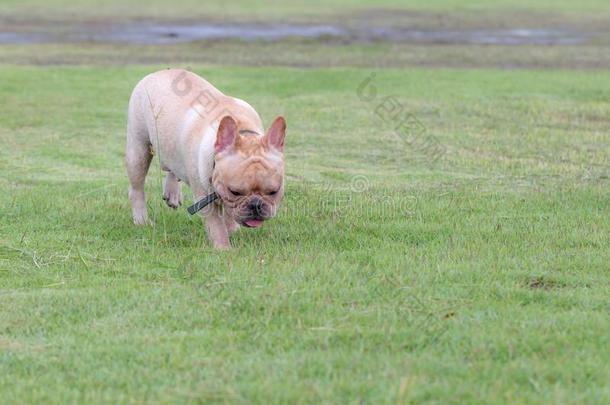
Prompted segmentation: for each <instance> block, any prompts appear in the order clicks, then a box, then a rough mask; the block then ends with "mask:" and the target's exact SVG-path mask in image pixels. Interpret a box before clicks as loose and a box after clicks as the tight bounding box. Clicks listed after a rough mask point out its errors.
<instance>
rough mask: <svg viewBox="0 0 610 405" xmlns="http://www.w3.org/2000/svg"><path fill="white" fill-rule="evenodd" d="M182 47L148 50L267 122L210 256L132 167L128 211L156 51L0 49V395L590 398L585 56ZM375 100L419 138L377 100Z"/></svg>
mask: <svg viewBox="0 0 610 405" xmlns="http://www.w3.org/2000/svg"><path fill="white" fill-rule="evenodd" d="M420 3H421V4H424V2H416V4H415V5H414V6H413V7H414V8H417V7H418V6H417V4H420ZM458 3H459V2H453V1H444V2H442V6H443V7H444V8H443V9H444V10H447V9H449V10H451V9H453V8H454V7H458V6H457V5H458ZM508 3H509V2H503V1H499V2H496V3H494V6H493V7H491V6H490V8H494V9H498V10H501V9H502V8H503V7H504V4H508ZM521 3H523V7H526V6H527V4H526V3H525V2H517V3H513V4H516V5H519V4H521ZM547 3H548V5H550V4H551V3H550V2H541V3H537V4H538V7H541V8H544V7H547ZM39 4H42V2H40V1H38V0H36V1H34V0H28V1H25V2H18V3H17V2H14V4H12V3H11V2H10V1H9V2H6V1H5V2H3V6H0V10H2V8H1V7H4V11H5V12H6V15H12V16H24V15H26V14H24V13H26V11H27V6H32V7H33V6H35V5H39ZM45 4H48V7H53V6H54V5H55V6H56V5H57V4H59V2H57V1H55V2H48V3H47V2H45ZM73 4H74V10H77V11H75V13H76V12H78V13H84V14H85V15H86V12H85V11H82V7H83V5H85V6H86V5H87V4H90V3H87V2H81V3H78V2H75V3H73ZM104 4H105V5H106V7H107V8H104V7H102V10H110V11H109V12H112V13H116V11H115V10H116V9H114V8H112V7H115V6H116V5H118V4H119V2H106V3H104ZM154 4H158V5H159V7H166V6H165V3H163V2H155V3H154ZM185 4H188V2H187V3H185ZM212 4H216V3H212ZM218 4H220V2H218ZM237 4H238V5H239V4H241V3H237ZM256 4H259V6H260V5H261V4H262V2H261V3H256ZM295 4H296V5H293V7H295V11H294V13H296V14H299V15H302V14H306V12H307V10H305V8H306V7H312V6H311V5H310V6H305V5H304V4H305V3H302V4H300V3H295ZM307 4H310V3H307ZM358 4H360V3H358ZM358 4H357V6H358V7H360V6H362V7H365V6H366V5H367V4H368V3H366V2H362V4H360V5H358ZM431 4H432V6H434V4H441V3H440V2H439V3H434V2H432V3H431ZM459 4H463V5H460V6H459V7H460V8H462V9H464V8H467V5H468V4H470V5H473V6H477V5H481V4H483V2H474V1H473V2H464V3H459ZM464 4H465V6H464ZM554 4H555V3H554ZM557 4H559V6H558V8H557V9H558V10H560V11H561V12H566V13H567V12H570V11H571V10H572V7H574V6H573V4H574V3H572V2H567V1H566V2H558V3H557ZM584 4H585V6H584V8H583V10H585V12H589V11H590V10H594V11H598V12H600V13H601V12H603V11H604V10H606V8H607V5H606V2H601V1H594V0H590V1H587V2H585V3H584ZM336 5H337V7H343V3H342V2H336ZM369 5H370V4H369ZM383 6H388V7H392V6H393V2H391V1H389V2H387V4H385V3H384V4H383ZM24 7H25V8H24ZM79 7H80V8H79ZM235 7H236V8H237V9H238V11H239V12H238V11H236V12H235V13H236V15H237V16H238V17H239V16H240V15H241V14H240V13H245V11H244V8H243V5H242V6H241V8H239V7H238V6H235ZM278 7H280V6H278ZM439 7H440V6H439ZM477 7H479V6H477ZM439 9H440V8H439ZM24 10H26V11H24ZM78 10H80V11H78ZM587 10H588V11H587ZM277 12H278V13H284V12H286V13H288V11H286V10H285V9H281V8H280V9H279V11H277ZM297 12H298V13H297ZM296 14H295V15H296ZM75 15H77V16H78V15H82V14H75ZM288 45H289V44H288ZM288 45H287V44H282V43H280V44H275V45H269V44H267V45H264V44H256V45H251V46H254V48H253V49H254V50H256V49H266V48H264V47H267V46H268V47H273V46H277V47H289V46H288ZM310 45H311V44H310ZM314 45H315V44H314ZM194 46H195V45H185V46H182V47H176V48H163V49H161V48H159V50H160V53H161V51H164V52H168V53H169V52H175V53H174V54H171V56H167V54H165V57H166V58H167V60H165V59H164V55H162V54H160V55H158V58H159V59H161V60H163V63H166V62H173V63H174V64H177V65H179V66H187V65H190V66H191V69H192V70H193V71H195V72H196V73H198V74H201V75H203V76H205V77H206V78H207V79H209V80H210V81H211V82H213V83H214V84H216V85H217V87H219V88H220V89H221V90H223V91H225V92H226V93H227V94H230V95H234V96H238V97H240V98H243V99H245V100H248V101H249V102H250V103H251V104H252V105H253V106H254V107H255V108H256V109H257V110H258V111H259V113H260V114H261V116H262V117H263V121H264V122H265V123H266V124H268V123H269V122H270V120H271V119H272V118H273V117H275V116H276V115H278V114H284V115H285V116H286V119H287V122H288V135H287V146H286V158H287V193H286V197H285V201H284V204H283V207H282V210H281V212H280V214H279V215H278V217H277V218H276V219H274V220H273V221H271V222H269V223H267V224H265V225H264V226H263V227H262V228H260V229H257V230H241V231H239V232H238V233H237V234H235V235H234V236H233V237H232V243H233V245H234V249H233V250H232V251H230V252H216V251H214V250H212V249H211V247H210V246H209V245H208V243H207V241H206V238H205V234H204V230H203V227H202V225H201V223H200V220H199V219H198V218H191V217H189V216H188V214H187V213H186V210H184V209H181V210H178V211H172V210H170V209H169V208H167V207H166V206H165V204H164V203H163V201H162V200H161V178H162V177H161V175H162V174H161V171H160V170H159V168H158V163H157V164H155V163H156V162H154V163H153V165H152V170H151V174H150V175H149V178H148V181H147V193H148V199H149V212H150V213H151V217H152V219H153V220H154V221H155V226H154V227H148V228H136V227H134V226H133V225H132V223H131V217H130V207H129V202H128V199H127V185H128V183H127V177H126V174H125V170H124V166H123V151H124V137H125V135H124V128H125V124H126V105H127V101H128V97H129V94H130V91H131V90H132V88H133V86H134V85H135V84H136V83H137V81H138V80H139V79H140V78H142V77H143V76H144V75H146V74H147V73H149V72H152V71H155V70H158V69H160V68H163V67H165V66H166V65H165V64H159V63H156V64H151V62H150V60H152V59H154V58H153V56H154V55H153V52H152V50H150V52H151V53H150V60H149V59H144V60H143V61H145V62H146V63H147V64H138V63H134V62H133V61H132V63H128V64H122V63H120V61H118V60H113V59H110V61H108V60H103V59H104V58H105V56H104V57H100V56H99V54H97V53H96V52H97V51H99V50H100V49H102V50H103V52H105V53H103V55H108V56H109V57H110V55H112V54H113V52H114V51H113V49H115V48H111V47H109V48H106V49H104V48H103V45H99V46H98V47H93V48H89V47H83V48H82V49H77V47H76V45H62V46H58V47H57V48H56V49H51V47H52V46H38V45H32V46H31V47H16V46H14V45H2V46H0V61H2V64H0V140H1V141H2V148H0V169H2V173H3V176H2V177H0V187H1V190H2V191H3V192H2V193H0V398H1V399H0V402H2V403H14V404H18V403H19V404H21V403H75V402H78V403H88V402H93V403H115V402H119V403H146V402H150V403H176V402H178V403H184V402H186V403H189V402H192V403H208V402H220V403H317V402H321V403H337V404H343V403H371V404H377V403H401V404H402V403H429V402H431V403H460V404H462V403H539V404H543V403H545V404H546V403H598V404H604V403H608V402H610V384H609V383H608V381H610V369H609V368H608V366H607V364H609V363H610V334H608V330H610V298H609V297H610V288H609V286H610V249H609V247H610V134H609V128H610V99H609V98H608V94H610V73H608V72H607V71H604V70H595V69H592V68H591V67H592V66H588V68H587V70H575V69H571V70H568V69H566V70H561V69H546V70H541V69H539V70H525V69H523V70H506V69H503V70H500V69H488V68H485V69H484V68H469V69H466V68H463V66H461V65H460V66H461V67H462V68H459V69H456V68H442V67H439V66H441V65H442V64H443V61H445V62H447V65H448V66H453V65H452V64H451V63H450V62H449V61H450V60H452V56H451V55H448V56H445V57H442V58H441V57H440V56H439V58H440V59H438V63H436V64H434V66H436V68H434V69H429V68H422V67H417V66H413V63H410V62H408V61H406V60H407V59H408V58H407V57H406V56H405V54H404V53H401V52H402V51H401V49H402V48H400V47H398V48H397V51H396V52H397V53H398V54H397V55H394V56H392V58H394V59H393V60H394V62H392V63H388V65H389V66H393V68H386V67H385V66H379V65H375V64H370V63H365V62H364V60H365V59H366V56H367V55H372V54H375V53H374V52H378V53H377V54H378V55H381V54H382V53H383V52H381V51H379V49H380V48H379V47H381V49H382V50H383V48H382V47H383V46H384V45H383V44H373V45H371V46H370V47H369V46H356V45H354V46H348V47H346V48H342V49H341V50H340V51H339V52H345V54H346V55H347V54H349V55H360V56H358V58H359V59H358V58H356V59H357V60H360V61H363V63H361V64H360V63H355V64H357V65H359V66H360V67H348V66H346V65H348V64H349V63H351V62H352V61H354V60H356V59H353V60H352V59H349V57H348V58H347V60H348V61H347V62H346V59H344V58H341V57H339V56H336V54H335V51H334V50H333V48H324V47H319V49H318V50H317V53H316V54H315V55H314V56H312V58H311V59H310V60H309V62H310V64H309V65H308V66H309V67H308V68H307V69H299V68H294V67H292V68H291V67H279V66H272V65H273V63H267V65H268V66H257V67H254V66H252V65H249V64H248V63H245V61H243V60H238V59H230V61H231V63H224V64H223V63H222V61H223V59H222V58H220V57H219V58H218V59H217V60H214V64H202V63H201V61H200V60H199V59H198V58H197V57H196V56H195V57H193V55H192V53H191V52H193V50H194V49H195V48H193V47H194ZM216 46H217V47H219V48H222V44H220V45H216ZM228 46H236V47H238V48H231V49H235V50H236V52H235V53H237V50H238V49H243V48H239V46H241V45H239V44H238V45H235V44H232V45H231V44H229V45H228ZM311 46H312V47H313V45H311ZM256 47H261V48H256ZM66 49H69V50H73V51H74V53H72V54H71V56H70V58H71V59H69V60H68V61H66V60H65V59H63V62H62V63H63V64H61V65H54V64H55V63H54V62H53V61H54V59H53V58H55V57H58V58H61V57H65V55H62V53H63V51H65V50H66ZM172 49H173V51H172ZM480 49H481V48H477V47H468V51H469V52H471V55H472V60H471V61H470V62H471V63H472V64H473V65H477V66H479V65H480V66H486V64H485V61H484V58H482V57H481V56H480V53H479V52H478V50H480ZM494 49H498V48H494ZM506 49H507V52H513V53H514V54H515V58H521V59H523V60H526V59H527V55H528V54H529V52H535V51H536V49H534V50H533V51H532V48H525V47H524V48H520V47H516V48H506ZM540 49H541V52H545V51H546V52H551V53H553V55H557V58H555V56H553V57H552V58H551V59H552V60H559V59H561V58H565V59H566V60H567V59H570V57H569V55H571V52H573V51H574V52H577V50H570V51H569V52H566V51H565V49H567V48H561V47H556V48H553V49H551V50H543V48H540ZM423 51H424V50H423V47H422V52H423ZM147 52H148V51H147ZM219 52H225V53H226V54H227V55H228V54H229V53H231V52H228V51H226V49H225V50H224V51H219ZM266 52H271V51H269V50H268V49H267V50H266ZM286 52H289V50H287V51H286ZM290 52H295V50H294V49H293V50H292V51H290ZM494 52H500V51H498V50H496V51H494ZM520 52H521V53H520ZM253 53H255V52H253ZM13 55H17V56H19V55H21V56H22V57H21V59H19V60H18V63H20V65H19V66H18V65H16V64H12V63H10V60H12V56H13ZM333 55H334V56H333ZM439 55H440V54H439ZM259 57H260V56H259ZM293 57H296V56H294V54H293V53H287V54H286V55H285V58H286V60H294V58H293ZM333 57H335V58H337V63H327V62H328V59H327V58H333ZM591 57H592V58H594V56H591ZM603 57H604V56H603V55H600V56H599V58H603ZM233 58H238V57H235V56H234V57H233ZM34 59H36V60H34ZM551 59H549V60H551ZM261 60H262V58H261ZM401 60H402V61H404V65H407V66H403V67H402V68H397V67H396V66H398V65H400V64H401V62H400V61H401ZM595 60H598V59H595ZM193 61H194V62H195V63H193ZM198 61H199V62H198ZM325 61H326V62H325ZM39 62H40V63H39ZM98 62H99V63H104V64H105V65H106V66H97V63H98ZM29 63H32V65H30V64H29ZM66 63H76V64H78V65H79V66H71V65H69V64H66ZM604 63H606V62H604ZM34 64H36V66H35V65H34ZM549 64H550V62H549ZM237 65H243V66H237ZM593 65H594V64H593ZM546 67H548V66H546ZM372 75H374V76H372ZM371 77H374V79H373V80H372V81H371V82H369V84H368V86H367V87H366V88H367V89H368V90H370V88H371V87H370V86H374V87H375V89H376V93H377V98H375V99H374V100H370V99H369V97H363V94H364V93H363V91H362V89H363V83H364V81H365V80H366V79H367V78H371ZM366 94H367V95H368V94H370V93H368V92H367V93H366ZM388 96H395V97H396V98H395V100H399V101H400V103H401V104H402V105H403V106H404V108H405V110H404V113H405V114H408V115H409V116H411V117H415V119H416V120H417V122H418V123H420V124H421V125H420V126H418V127H417V128H419V129H420V131H421V135H420V136H419V137H417V138H410V137H406V138H405V137H400V136H398V135H397V134H396V133H395V132H394V130H393V128H394V127H395V126H396V125H397V122H398V120H397V119H387V117H386V119H383V118H380V117H379V115H378V114H377V113H376V112H380V109H379V105H380V103H381V101H382V97H388ZM401 116H402V115H401ZM430 144H433V145H435V146H434V147H433V148H432V149H431V148H430V147H427V146H429V145H430ZM431 150H432V151H434V152H435V153H432V152H431ZM188 202H190V194H188V193H187V203H188Z"/></svg>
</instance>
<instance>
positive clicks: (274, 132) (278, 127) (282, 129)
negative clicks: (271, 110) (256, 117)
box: [267, 116, 286, 152]
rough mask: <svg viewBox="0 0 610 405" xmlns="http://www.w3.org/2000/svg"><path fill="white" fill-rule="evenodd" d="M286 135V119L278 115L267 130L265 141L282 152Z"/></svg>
mask: <svg viewBox="0 0 610 405" xmlns="http://www.w3.org/2000/svg"><path fill="white" fill-rule="evenodd" d="M285 137H286V120H285V119H284V117H282V116H279V117H277V118H276V119H275V120H274V121H273V124H271V127H270V128H269V130H268V131H267V142H268V143H269V145H271V146H273V147H274V148H275V149H277V150H279V151H280V152H284V138H285Z"/></svg>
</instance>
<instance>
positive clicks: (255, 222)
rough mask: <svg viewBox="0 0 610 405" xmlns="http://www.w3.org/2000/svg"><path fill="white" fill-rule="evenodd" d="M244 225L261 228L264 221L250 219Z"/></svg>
mask: <svg viewBox="0 0 610 405" xmlns="http://www.w3.org/2000/svg"><path fill="white" fill-rule="evenodd" d="M244 223H245V224H246V225H248V226H249V227H252V228H258V227H259V226H261V225H262V224H263V220H262V219H249V220H247V221H244Z"/></svg>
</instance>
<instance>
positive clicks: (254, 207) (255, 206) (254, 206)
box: [248, 198, 263, 217]
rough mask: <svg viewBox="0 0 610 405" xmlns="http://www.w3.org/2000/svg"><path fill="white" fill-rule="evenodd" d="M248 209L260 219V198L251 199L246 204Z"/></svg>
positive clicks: (261, 203) (261, 202) (261, 207)
mask: <svg viewBox="0 0 610 405" xmlns="http://www.w3.org/2000/svg"><path fill="white" fill-rule="evenodd" d="M248 209H249V210H250V211H252V213H253V214H254V215H256V216H257V217H260V216H262V215H263V200H261V199H260V198H253V199H252V200H250V202H249V203H248Z"/></svg>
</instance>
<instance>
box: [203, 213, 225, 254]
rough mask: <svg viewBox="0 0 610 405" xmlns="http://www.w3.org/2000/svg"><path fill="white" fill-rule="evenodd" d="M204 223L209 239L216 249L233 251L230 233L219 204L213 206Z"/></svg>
mask: <svg viewBox="0 0 610 405" xmlns="http://www.w3.org/2000/svg"><path fill="white" fill-rule="evenodd" d="M204 221H205V222H206V224H205V226H206V230H207V232H208V238H209V239H210V241H211V242H212V245H213V246H214V248H215V249H219V250H228V249H231V243H230V242H229V232H228V230H227V226H226V225H225V221H224V218H223V214H222V208H221V207H220V206H218V205H217V204H213V205H212V207H210V210H209V212H208V213H207V215H205V217H204Z"/></svg>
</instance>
